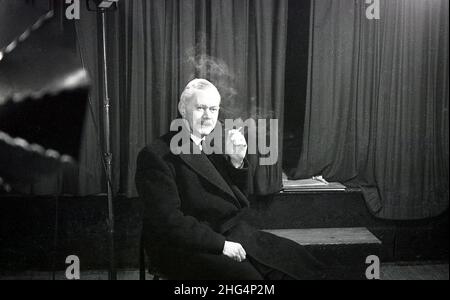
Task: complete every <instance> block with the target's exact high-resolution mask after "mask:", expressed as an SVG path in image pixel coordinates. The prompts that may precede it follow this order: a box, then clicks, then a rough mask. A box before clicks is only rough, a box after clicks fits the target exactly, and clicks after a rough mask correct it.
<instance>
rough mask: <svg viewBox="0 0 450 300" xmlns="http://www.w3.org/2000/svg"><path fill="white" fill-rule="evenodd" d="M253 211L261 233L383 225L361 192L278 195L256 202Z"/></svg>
mask: <svg viewBox="0 0 450 300" xmlns="http://www.w3.org/2000/svg"><path fill="white" fill-rule="evenodd" d="M252 209H253V210H252V212H251V214H250V215H249V220H250V222H251V223H252V224H253V225H255V226H256V227H258V228H261V229H291V228H302V229H303V228H348V227H352V228H355V227H366V228H371V227H374V225H377V224H378V223H380V222H379V221H378V220H377V219H376V218H375V217H374V216H372V214H371V213H370V210H369V209H368V208H367V205H366V202H365V200H364V198H363V196H362V193H358V192H345V193H325V192H324V193H297V194H295V193H292V194H277V195H274V196H270V197H265V198H261V199H258V200H257V201H256V200H255V201H253V202H252ZM375 227H376V226H375Z"/></svg>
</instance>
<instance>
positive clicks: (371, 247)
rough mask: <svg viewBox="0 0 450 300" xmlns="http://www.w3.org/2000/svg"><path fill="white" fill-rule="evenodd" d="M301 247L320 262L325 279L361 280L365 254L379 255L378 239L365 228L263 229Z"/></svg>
mask: <svg viewBox="0 0 450 300" xmlns="http://www.w3.org/2000/svg"><path fill="white" fill-rule="evenodd" d="M264 231H266V232H269V233H272V234H274V235H277V236H279V237H283V238H286V239H289V240H292V241H294V242H296V243H298V244H300V245H302V246H304V247H305V248H306V249H307V250H308V251H309V252H310V253H311V254H312V255H313V256H314V257H316V258H317V259H318V260H319V261H320V262H322V263H323V264H324V265H325V266H326V268H327V273H328V276H327V277H328V278H329V279H342V280H356V279H365V271H366V268H367V267H368V265H367V264H366V259H367V257H368V256H371V255H376V256H378V257H380V253H381V241H380V240H379V239H378V238H377V237H375V236H374V235H373V234H372V233H371V232H370V231H369V230H368V229H367V228H320V229H282V230H264Z"/></svg>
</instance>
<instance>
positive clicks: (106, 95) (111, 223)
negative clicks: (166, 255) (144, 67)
mask: <svg viewBox="0 0 450 300" xmlns="http://www.w3.org/2000/svg"><path fill="white" fill-rule="evenodd" d="M99 14H100V16H101V23H102V36H101V38H102V43H101V45H102V51H101V54H102V63H103V106H104V116H103V122H104V123H103V125H104V134H105V153H104V156H105V162H106V181H107V186H108V229H109V263H110V269H109V276H108V277H109V280H116V279H117V272H116V265H115V249H114V207H113V205H114V203H113V191H112V186H111V185H112V153H111V129H110V128H111V121H110V115H109V113H110V106H111V104H110V99H109V91H108V65H107V56H106V12H105V10H104V9H100V10H99Z"/></svg>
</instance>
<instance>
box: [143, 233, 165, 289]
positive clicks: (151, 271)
mask: <svg viewBox="0 0 450 300" xmlns="http://www.w3.org/2000/svg"><path fill="white" fill-rule="evenodd" d="M147 265H148V272H149V274H151V275H153V280H161V279H162V278H163V276H162V274H161V273H160V272H159V271H158V270H157V268H156V267H155V266H152V265H151V261H150V259H149V257H147V254H146V252H145V247H144V241H143V235H142V234H141V239H140V241H139V280H145V277H146V276H145V275H146V273H147Z"/></svg>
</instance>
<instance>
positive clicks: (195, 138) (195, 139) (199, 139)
mask: <svg viewBox="0 0 450 300" xmlns="http://www.w3.org/2000/svg"><path fill="white" fill-rule="evenodd" d="M191 139H192V141H193V142H194V144H196V145H197V146H198V147H199V148H200V151H203V147H202V142H204V141H205V139H206V137H203V138H199V137H198V136H195V135H193V134H191Z"/></svg>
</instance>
